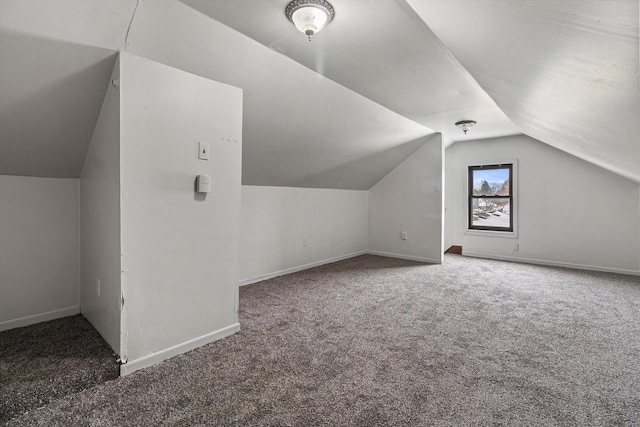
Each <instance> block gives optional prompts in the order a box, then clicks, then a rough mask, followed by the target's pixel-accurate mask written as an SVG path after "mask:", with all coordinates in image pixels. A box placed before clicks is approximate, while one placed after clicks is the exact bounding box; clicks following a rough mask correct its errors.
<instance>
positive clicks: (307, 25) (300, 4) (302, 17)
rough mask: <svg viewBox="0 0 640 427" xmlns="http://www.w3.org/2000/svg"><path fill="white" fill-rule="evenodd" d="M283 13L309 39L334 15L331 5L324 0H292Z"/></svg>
mask: <svg viewBox="0 0 640 427" xmlns="http://www.w3.org/2000/svg"><path fill="white" fill-rule="evenodd" d="M285 13H286V15H287V18H289V21H291V22H293V25H295V26H296V28H297V29H298V30H300V31H301V32H303V33H305V34H306V35H307V37H309V41H311V37H312V36H313V35H314V34H315V33H317V32H318V31H320V30H321V29H322V28H324V26H325V25H327V24H328V23H329V22H331V20H332V19H333V17H334V16H335V11H334V10H333V6H331V3H329V2H328V1H325V0H293V1H292V2H291V3H289V4H288V5H287V8H286V9H285Z"/></svg>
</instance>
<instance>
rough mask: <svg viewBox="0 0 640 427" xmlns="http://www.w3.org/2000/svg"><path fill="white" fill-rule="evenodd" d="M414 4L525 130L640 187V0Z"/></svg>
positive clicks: (418, 0) (419, 0)
mask: <svg viewBox="0 0 640 427" xmlns="http://www.w3.org/2000/svg"><path fill="white" fill-rule="evenodd" d="M408 1H409V4H410V5H411V6H412V7H413V8H414V9H415V10H416V12H417V13H418V14H419V15H420V17H421V18H422V19H423V20H424V21H425V22H426V23H427V24H428V25H429V27H430V28H431V29H432V30H433V31H434V33H435V34H436V35H437V36H438V37H439V38H440V39H441V40H442V41H443V43H444V44H445V45H446V46H447V48H448V49H449V50H450V51H451V53H452V54H453V55H454V56H455V57H456V59H457V60H458V61H460V63H461V64H462V65H463V66H464V67H465V68H466V69H467V71H469V73H471V75H472V76H473V78H474V79H475V80H476V81H477V82H478V83H479V84H480V85H481V86H482V88H483V89H484V90H486V92H487V93H488V94H489V95H490V96H491V97H492V98H493V99H494V100H495V102H496V103H497V104H498V106H499V107H500V109H502V111H504V113H505V114H506V115H507V116H508V117H509V118H510V119H511V120H512V121H513V123H514V124H516V125H517V126H518V127H519V128H520V129H521V130H522V131H523V132H524V133H526V134H527V135H529V136H532V137H534V138H536V139H538V140H540V141H543V142H545V143H547V144H549V145H552V146H554V147H556V148H559V149H561V150H563V151H566V152H568V153H571V154H573V155H575V156H577V157H581V158H583V159H585V160H588V161H591V162H593V163H595V164H598V165H600V166H602V167H604V168H606V169H609V170H611V171H613V172H616V173H618V174H620V175H623V176H626V177H627V178H630V179H632V180H634V181H636V182H639V183H640V136H639V131H640V88H639V86H638V82H639V78H638V69H639V66H640V65H639V64H640V60H639V57H638V54H639V50H640V48H639V43H638V40H639V36H638V28H639V25H638V22H639V18H638V17H639V11H638V5H639V2H638V0H615V1H612V0H598V1H585V0H562V1H557V0H520V1H504V0H483V1H475V2H474V1H467V0H447V1H446V2H445V1H440V0H408ZM460 11H464V13H460Z"/></svg>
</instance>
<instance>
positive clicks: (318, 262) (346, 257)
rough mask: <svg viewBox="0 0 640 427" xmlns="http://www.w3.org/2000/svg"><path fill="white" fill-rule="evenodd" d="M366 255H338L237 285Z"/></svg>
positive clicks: (264, 275)
mask: <svg viewBox="0 0 640 427" xmlns="http://www.w3.org/2000/svg"><path fill="white" fill-rule="evenodd" d="M367 253H368V252H367V251H359V252H354V253H351V254H347V255H340V256H337V257H333V258H327V259H323V260H320V261H314V262H310V263H309V264H303V265H299V266H297V267H291V268H287V269H284V270H279V271H275V272H273V273H267V274H262V275H260V276H255V277H250V278H248V279H242V280H240V282H239V283H238V285H239V286H246V285H250V284H252V283H257V282H262V281H263V280H269V279H273V278H274V277H279V276H285V275H287V274H291V273H296V272H298V271H302V270H308V269H309V268H313V267H318V266H321V265H325V264H331V263H333V262H338V261H342V260H345V259H349V258H353V257H357V256H360V255H365V254H367Z"/></svg>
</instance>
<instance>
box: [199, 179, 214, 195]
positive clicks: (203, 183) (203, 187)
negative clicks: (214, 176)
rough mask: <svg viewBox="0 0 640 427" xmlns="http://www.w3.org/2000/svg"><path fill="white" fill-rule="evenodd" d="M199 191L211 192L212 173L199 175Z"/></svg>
mask: <svg viewBox="0 0 640 427" xmlns="http://www.w3.org/2000/svg"><path fill="white" fill-rule="evenodd" d="M197 181H198V193H211V175H198V178H197Z"/></svg>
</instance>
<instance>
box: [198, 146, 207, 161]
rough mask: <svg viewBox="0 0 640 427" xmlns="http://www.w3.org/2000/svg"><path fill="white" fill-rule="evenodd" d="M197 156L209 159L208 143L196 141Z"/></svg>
mask: <svg viewBox="0 0 640 427" xmlns="http://www.w3.org/2000/svg"><path fill="white" fill-rule="evenodd" d="M198 158H199V159H202V160H209V144H208V143H206V142H199V143H198Z"/></svg>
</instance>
